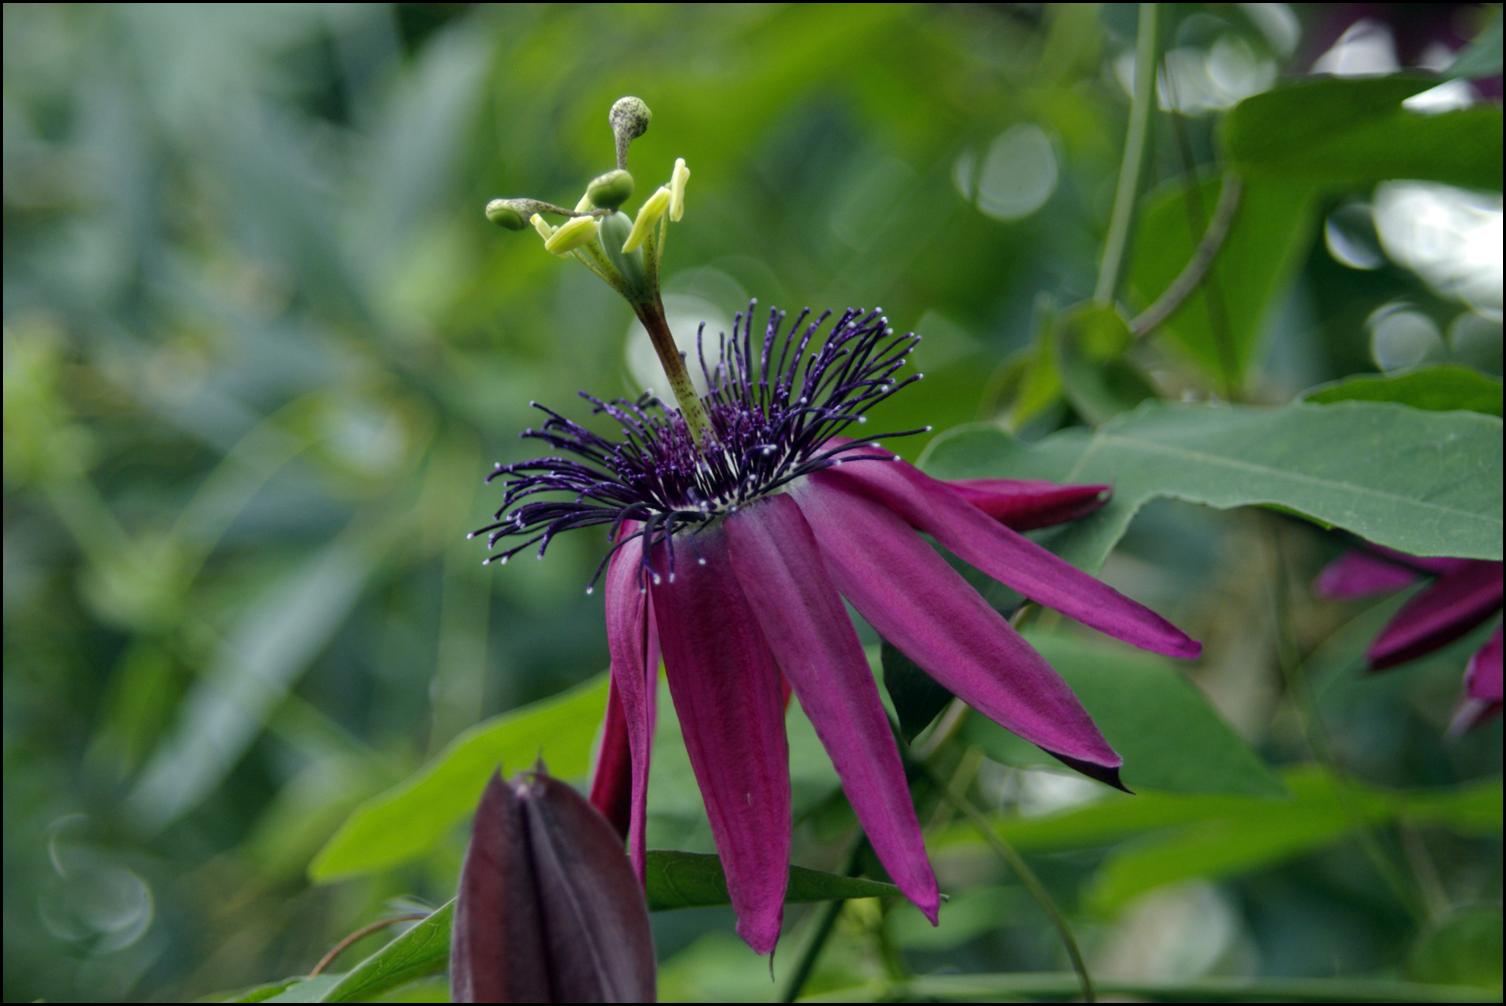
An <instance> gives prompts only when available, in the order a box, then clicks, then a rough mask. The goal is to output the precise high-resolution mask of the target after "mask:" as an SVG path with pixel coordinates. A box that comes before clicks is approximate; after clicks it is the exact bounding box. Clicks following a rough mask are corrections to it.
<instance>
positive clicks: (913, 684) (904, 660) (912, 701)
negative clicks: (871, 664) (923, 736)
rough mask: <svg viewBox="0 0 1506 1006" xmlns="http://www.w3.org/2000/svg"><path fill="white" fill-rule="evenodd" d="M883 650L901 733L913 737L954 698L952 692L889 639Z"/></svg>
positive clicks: (886, 682)
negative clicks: (891, 643)
mask: <svg viewBox="0 0 1506 1006" xmlns="http://www.w3.org/2000/svg"><path fill="white" fill-rule="evenodd" d="M882 653H883V656H882V657H881V660H882V662H883V666H884V690H885V691H886V692H888V693H889V701H891V702H893V703H894V714H895V716H897V717H898V718H899V731H900V733H901V734H902V735H904V738H905V740H906V741H913V740H914V739H915V737H916V735H917V734H919V733H920V732H921V731H922V730H924V729H925V728H926V727H928V726H930V725H931V721H932V720H934V719H935V718H936V717H937V716H939V715H940V714H941V711H942V710H943V709H945V708H946V704H947V703H948V702H950V701H952V693H951V692H949V691H947V690H946V688H945V687H943V686H942V685H941V684H940V683H938V682H937V681H936V679H935V678H933V677H931V676H930V675H929V674H927V673H926V672H925V671H923V670H921V669H920V666H919V665H918V664H916V663H915V661H913V660H911V659H910V658H909V657H907V656H905V655H904V654H903V653H901V652H900V651H899V650H897V649H895V648H894V647H893V646H891V645H890V644H889V643H888V642H887V641H885V643H884V645H883V650H882Z"/></svg>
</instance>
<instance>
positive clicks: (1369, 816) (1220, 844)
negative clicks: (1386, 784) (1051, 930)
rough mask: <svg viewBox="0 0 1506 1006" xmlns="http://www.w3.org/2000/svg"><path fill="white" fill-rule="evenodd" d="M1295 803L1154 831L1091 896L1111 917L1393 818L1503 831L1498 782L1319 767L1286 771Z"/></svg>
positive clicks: (1125, 853)
mask: <svg viewBox="0 0 1506 1006" xmlns="http://www.w3.org/2000/svg"><path fill="white" fill-rule="evenodd" d="M1285 778H1286V783H1287V786H1288V787H1289V788H1290V789H1291V791H1292V799H1290V800H1263V801H1253V800H1252V801H1248V802H1247V803H1246V805H1245V806H1244V807H1241V808H1234V809H1233V812H1232V813H1228V814H1223V815H1219V816H1214V817H1209V818H1205V819H1204V820H1202V821H1199V822H1196V823H1193V824H1190V825H1188V826H1186V827H1183V828H1177V829H1174V830H1172V831H1171V832H1170V833H1169V834H1164V835H1152V836H1149V837H1147V838H1145V839H1142V840H1141V841H1139V842H1137V843H1132V844H1130V845H1127V846H1125V847H1124V848H1122V849H1120V850H1118V851H1116V852H1114V853H1113V854H1111V855H1110V856H1109V857H1108V858H1107V859H1106V860H1105V861H1104V863H1103V866H1102V867H1101V868H1100V869H1099V871H1098V873H1097V875H1096V876H1095V877H1094V879H1093V882H1092V884H1091V885H1090V888H1089V891H1088V896H1087V900H1088V903H1089V904H1090V905H1091V906H1092V907H1093V908H1094V910H1096V911H1099V912H1102V913H1106V914H1110V913H1113V912H1116V911H1118V910H1119V909H1120V908H1122V907H1123V906H1124V905H1126V904H1128V903H1129V902H1130V901H1132V900H1134V899H1135V898H1137V897H1139V896H1140V895H1141V894H1144V893H1146V892H1147V891H1151V890H1155V889H1157V888H1159V887H1163V886H1165V885H1167V884H1173V883H1180V882H1182V881H1186V880H1194V879H1219V878H1224V877H1232V876H1237V875H1240V874H1244V873H1249V872H1252V871H1255V870H1259V869H1261V868H1264V867H1267V866H1272V865H1275V864H1277V863H1281V862H1284V861H1286V860H1289V859H1292V858H1294V857H1296V856H1300V855H1304V854H1307V853H1311V852H1315V851H1317V850H1319V849H1322V848H1325V847H1328V846H1331V845H1334V844H1337V843H1338V842H1340V841H1343V840H1346V839H1348V838H1349V837H1350V836H1351V835H1353V834H1354V833H1355V832H1356V831H1358V830H1360V829H1361V828H1370V827H1374V826H1376V825H1378V824H1383V823H1387V822H1390V821H1394V820H1402V821H1406V822H1408V823H1411V824H1418V825H1421V824H1429V825H1437V826H1440V827H1445V828H1448V829H1450V830H1452V831H1455V832H1458V833H1460V834H1464V835H1480V834H1489V833H1492V832H1493V833H1496V834H1499V832H1500V829H1501V817H1500V814H1501V782H1500V780H1499V779H1496V780H1490V781H1488V782H1483V783H1476V784H1474V785H1471V786H1464V787H1460V788H1457V789H1452V790H1435V791H1428V790H1424V791H1413V792H1397V791H1392V790H1383V789H1379V788H1376V787H1371V786H1367V785H1364V784H1362V783H1357V782H1351V781H1348V780H1340V779H1338V778H1335V777H1334V776H1332V775H1330V774H1329V773H1328V772H1327V771H1326V770H1324V769H1321V768H1318V767H1317V766H1307V767H1304V768H1301V769H1298V770H1295V771H1293V772H1290V773H1288V774H1287V776H1286V777H1285Z"/></svg>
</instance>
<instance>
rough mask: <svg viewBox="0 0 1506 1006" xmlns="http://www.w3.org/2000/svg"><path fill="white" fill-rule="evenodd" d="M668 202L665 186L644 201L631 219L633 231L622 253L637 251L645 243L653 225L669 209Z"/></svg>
mask: <svg viewBox="0 0 1506 1006" xmlns="http://www.w3.org/2000/svg"><path fill="white" fill-rule="evenodd" d="M669 200H670V192H669V187H668V186H666V185H661V186H659V188H658V189H656V190H655V192H654V194H653V195H651V196H649V197H648V198H647V199H646V200H644V202H643V205H642V206H640V207H639V208H638V215H637V216H636V217H634V218H633V230H632V233H630V234H629V235H628V239H627V241H626V242H625V243H624V244H623V246H622V250H623V251H625V252H630V251H637V250H638V249H639V248H641V247H642V246H643V242H645V241H647V240H648V236H649V235H650V234H652V233H653V229H654V225H655V224H657V223H658V222H659V218H660V217H662V216H664V213H665V211H666V210H668V209H669Z"/></svg>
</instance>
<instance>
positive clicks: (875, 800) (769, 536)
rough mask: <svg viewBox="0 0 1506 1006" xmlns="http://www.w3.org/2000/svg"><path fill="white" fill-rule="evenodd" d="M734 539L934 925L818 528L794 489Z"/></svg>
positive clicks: (823, 723)
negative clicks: (808, 518)
mask: <svg viewBox="0 0 1506 1006" xmlns="http://www.w3.org/2000/svg"><path fill="white" fill-rule="evenodd" d="M906 533H907V534H908V533H909V532H908V531H907V532H906ZM727 541H728V551H729V553H730V555H731V559H732V569H733V571H734V572H735V573H736V574H737V579H738V582H739V583H740V584H741V585H742V590H743V594H744V596H745V597H746V598H747V601H748V605H749V607H750V608H751V609H752V610H753V614H754V616H755V617H756V618H757V620H758V624H759V625H760V626H761V627H762V628H763V635H764V638H765V639H766V640H768V642H769V646H770V648H771V649H772V650H773V651H774V655H775V657H776V658H777V659H778V661H779V666H780V668H781V669H782V670H783V671H784V675H785V677H786V678H787V679H788V680H789V681H790V683H791V684H792V685H793V687H794V690H795V694H796V696H798V697H799V699H800V705H801V706H802V707H803V708H804V709H805V712H806V715H807V716H809V717H810V721H811V724H812V725H813V726H814V727H815V728H816V733H817V735H818V736H819V737H820V738H821V743H822V744H823V745H824V746H825V748H826V753H827V754H828V755H830V756H831V761H832V764H833V765H835V766H836V769H837V775H839V776H840V777H841V779H842V788H843V790H845V791H846V793H847V798H848V800H850V801H851V803H852V809H853V811H854V812H855V813H856V814H857V817H858V820H859V821H860V822H861V823H862V825H863V830H864V831H865V832H866V833H867V834H868V840H869V842H870V843H871V844H872V846H873V850H874V852H875V853H877V855H878V858H879V861H880V862H881V863H883V864H884V868H885V869H886V870H888V871H889V876H890V877H891V878H893V880H894V882H895V883H896V884H898V885H899V888H900V890H902V891H904V892H905V895H906V897H908V898H909V899H910V900H911V901H913V902H915V904H916V905H917V906H919V908H920V910H921V911H922V912H924V913H925V914H926V917H927V918H928V919H930V920H931V924H932V925H935V924H936V909H937V907H938V905H939V904H940V895H939V894H938V892H937V889H936V875H935V874H934V873H932V872H931V864H930V863H929V861H927V859H926V849H925V843H924V841H923V840H922V838H921V834H920V822H919V821H917V820H916V817H915V807H914V805H913V804H912V803H911V801H910V791H909V787H908V786H907V785H906V783H905V769H904V765H903V764H902V763H901V762H900V757H899V749H898V748H897V747H896V746H895V743H894V734H893V733H892V731H891V730H890V728H889V718H888V716H887V715H886V714H885V712H884V705H883V702H882V701H881V700H880V699H879V693H878V686H877V685H876V684H875V683H874V680H873V674H872V672H870V671H869V669H868V659H867V657H866V656H864V654H863V646H862V644H861V643H859V642H858V635H857V633H856V632H854V631H853V628H852V622H851V621H850V620H849V619H848V617H847V609H846V608H844V607H843V606H842V598H841V597H840V596H838V594H837V591H836V588H835V587H833V586H832V583H831V579H830V578H829V577H828V576H827V573H826V569H825V567H824V566H823V565H822V561H821V553H820V550H819V548H818V547H817V544H816V539H815V537H814V536H813V535H812V534H811V529H810V527H809V526H808V525H807V524H806V522H805V520H804V519H803V518H802V517H801V516H800V509H799V507H797V506H796V505H795V503H794V501H793V500H791V499H790V498H789V497H788V496H771V497H769V498H767V499H764V500H761V501H760V502H758V503H756V504H754V505H753V506H751V507H748V508H745V509H743V510H742V511H740V512H738V513H737V514H736V515H735V516H733V517H732V518H730V519H729V520H728V521H727Z"/></svg>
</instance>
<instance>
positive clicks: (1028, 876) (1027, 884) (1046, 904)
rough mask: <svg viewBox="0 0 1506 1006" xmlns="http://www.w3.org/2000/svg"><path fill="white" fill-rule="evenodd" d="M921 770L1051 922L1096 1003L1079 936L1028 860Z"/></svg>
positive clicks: (1085, 995) (1081, 987)
mask: <svg viewBox="0 0 1506 1006" xmlns="http://www.w3.org/2000/svg"><path fill="white" fill-rule="evenodd" d="M921 771H922V772H924V773H925V775H926V777H927V778H928V779H929V780H930V781H931V784H932V785H934V786H935V787H936V788H937V790H938V791H939V792H940V793H941V796H942V798H943V799H945V800H946V802H947V803H949V804H951V805H952V806H953V807H954V808H955V809H956V810H957V811H958V812H959V813H961V814H962V816H963V817H965V818H967V821H968V823H969V824H971V825H972V826H973V829H974V830H975V831H977V832H978V834H979V835H980V836H981V837H982V839H983V841H984V842H986V843H987V844H988V847H989V848H990V849H992V850H993V852H994V854H995V855H996V856H998V857H999V859H1001V860H1002V861H1003V862H1004V863H1005V864H1006V865H1007V866H1008V867H1009V868H1010V869H1011V870H1013V871H1014V873H1015V875H1016V876H1017V877H1019V878H1020V883H1021V884H1022V885H1023V886H1024V888H1025V890H1026V892H1027V893H1028V894H1029V895H1030V897H1031V899H1032V900H1034V901H1035V903H1036V904H1037V905H1039V906H1040V909H1041V911H1042V912H1044V913H1045V914H1046V917H1047V918H1048V919H1050V920H1051V925H1052V926H1053V927H1054V928H1055V929H1056V933H1057V936H1059V937H1060V938H1061V941H1062V946H1064V947H1065V948H1066V950H1067V959H1068V960H1069V961H1071V963H1072V970H1073V971H1074V972H1075V973H1076V976H1077V989H1078V991H1080V992H1081V994H1082V1000H1083V1002H1089V1003H1091V1002H1097V1001H1098V1000H1097V996H1096V994H1095V992H1094V990H1093V978H1092V976H1091V975H1090V974H1089V973H1088V965H1087V961H1086V960H1084V959H1083V955H1082V949H1081V948H1080V947H1079V946H1078V945H1077V936H1076V935H1075V934H1074V933H1073V932H1072V926H1071V924H1070V923H1068V922H1067V917H1066V916H1065V915H1063V914H1062V911H1061V909H1060V908H1059V907H1057V904H1056V901H1055V899H1053V898H1052V897H1051V892H1049V891H1047V890H1046V885H1045V884H1043V883H1041V879H1040V878H1039V877H1037V876H1036V874H1035V871H1034V870H1032V869H1031V868H1030V864H1028V863H1026V862H1025V858H1024V857H1023V856H1021V855H1020V854H1019V852H1017V851H1016V850H1015V848H1014V846H1012V845H1010V844H1009V843H1008V842H1006V841H1004V837H1003V836H1002V835H1000V834H999V833H998V831H997V830H995V829H994V827H993V825H992V824H990V823H989V820H988V818H986V817H984V816H983V812H982V811H980V810H979V809H978V808H977V807H974V806H973V804H972V802H971V801H970V800H968V799H967V797H965V796H963V795H962V794H961V793H958V792H957V791H956V790H954V789H953V788H952V786H951V785H950V784H949V783H948V782H947V781H946V780H944V779H942V778H941V776H939V775H938V774H937V773H936V772H934V771H933V770H932V769H931V768H930V766H928V765H922V766H921Z"/></svg>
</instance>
